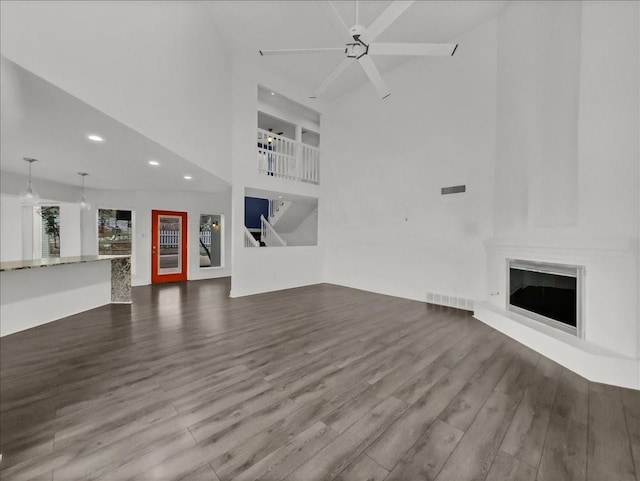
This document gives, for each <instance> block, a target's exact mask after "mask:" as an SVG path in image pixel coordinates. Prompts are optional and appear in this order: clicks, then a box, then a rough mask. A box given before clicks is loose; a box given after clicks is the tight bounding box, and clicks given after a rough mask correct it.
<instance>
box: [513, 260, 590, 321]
mask: <svg viewBox="0 0 640 481" xmlns="http://www.w3.org/2000/svg"><path fill="white" fill-rule="evenodd" d="M509 289H510V293H509V303H510V304H511V305H512V306H516V307H519V308H521V309H525V310H527V311H529V312H533V313H535V314H539V315H541V316H544V317H547V318H549V319H553V320H555V321H558V322H561V323H563V324H566V325H568V326H573V327H576V324H577V308H576V306H577V304H576V296H577V293H576V290H577V279H576V278H575V277H571V276H564V275H558V274H551V273H546V272H536V271H531V270H526V269H518V268H514V267H512V268H510V269H509Z"/></svg>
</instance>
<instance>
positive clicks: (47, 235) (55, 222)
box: [34, 205, 60, 259]
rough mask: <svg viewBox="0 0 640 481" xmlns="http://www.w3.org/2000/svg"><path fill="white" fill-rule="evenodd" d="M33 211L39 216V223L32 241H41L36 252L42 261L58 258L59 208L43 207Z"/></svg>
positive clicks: (56, 206) (53, 206)
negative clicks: (37, 230) (38, 252)
mask: <svg viewBox="0 0 640 481" xmlns="http://www.w3.org/2000/svg"><path fill="white" fill-rule="evenodd" d="M35 211H36V213H37V214H38V216H40V219H41V222H40V223H39V224H40V229H39V232H38V233H37V234H36V235H35V236H34V240H41V242H40V249H38V250H39V251H40V255H41V256H42V259H48V258H51V257H60V206H58V205H43V206H41V207H36V208H35ZM34 244H35V242H34ZM34 247H35V245H34Z"/></svg>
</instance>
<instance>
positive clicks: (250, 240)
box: [244, 227, 260, 247]
mask: <svg viewBox="0 0 640 481" xmlns="http://www.w3.org/2000/svg"><path fill="white" fill-rule="evenodd" d="M244 246H245V247H260V242H258V241H257V240H256V239H255V237H253V236H252V235H251V232H250V231H249V229H247V228H246V227H245V228H244Z"/></svg>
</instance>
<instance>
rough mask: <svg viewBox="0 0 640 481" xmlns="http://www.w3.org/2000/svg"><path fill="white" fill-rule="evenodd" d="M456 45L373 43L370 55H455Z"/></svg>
mask: <svg viewBox="0 0 640 481" xmlns="http://www.w3.org/2000/svg"><path fill="white" fill-rule="evenodd" d="M457 47H458V44H456V43H372V44H371V45H369V55H433V56H438V55H441V56H446V55H453V53H454V52H455V51H456V48H457Z"/></svg>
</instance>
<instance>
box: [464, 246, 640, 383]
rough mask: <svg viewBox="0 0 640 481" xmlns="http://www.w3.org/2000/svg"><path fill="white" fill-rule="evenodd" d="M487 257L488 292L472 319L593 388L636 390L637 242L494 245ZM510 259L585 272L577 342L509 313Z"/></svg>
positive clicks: (639, 353) (639, 346)
mask: <svg viewBox="0 0 640 481" xmlns="http://www.w3.org/2000/svg"><path fill="white" fill-rule="evenodd" d="M486 251H487V262H488V263H487V271H488V288H489V292H488V296H487V299H486V300H485V302H479V303H478V304H477V305H476V308H475V311H474V316H475V317H476V318H477V319H479V320H480V321H482V322H484V323H486V324H488V325H490V326H492V327H494V328H495V329H497V330H499V331H501V332H502V333H504V334H506V335H507V336H509V337H511V338H513V339H515V340H517V341H519V342H520V343H522V344H524V345H526V346H528V347H530V348H531V349H533V350H535V351H537V352H539V353H541V354H543V355H544V356H546V357H548V358H550V359H552V360H554V361H555V362H558V363H559V364H561V365H563V366H565V367H567V368H568V369H571V370H572V371H574V372H576V373H578V374H580V375H581V376H584V377H586V378H587V379H589V380H591V381H596V382H602V383H607V384H613V385H618V386H623V387H628V388H633V389H640V359H639V357H640V332H639V329H640V326H638V291H637V288H638V278H637V272H636V266H637V265H638V245H637V243H633V242H631V241H630V242H629V243H624V242H620V243H612V242H606V241H597V240H595V241H591V242H589V243H585V242H581V243H579V244H578V243H576V242H568V241H566V240H565V241H558V240H556V241H549V240H539V241H531V240H527V241H526V243H525V242H524V241H520V242H519V241H517V240H500V241H497V240H493V241H490V242H487V243H486ZM510 259H518V260H520V261H525V262H529V263H531V264H562V265H567V266H581V267H583V275H582V286H581V287H582V289H581V295H582V303H581V304H582V307H583V312H582V329H581V330H580V334H581V336H576V335H573V334H570V333H567V332H563V331H562V330H559V329H556V328H554V327H551V326H549V325H545V324H543V323H540V322H537V321H534V320H532V319H529V318H527V317H525V316H523V315H521V314H519V313H517V312H513V311H511V310H509V309H507V306H508V302H509V300H508V291H507V288H508V282H507V276H508V270H509V269H508V265H509V264H508V263H509V260H510ZM505 266H507V267H506V268H505Z"/></svg>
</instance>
